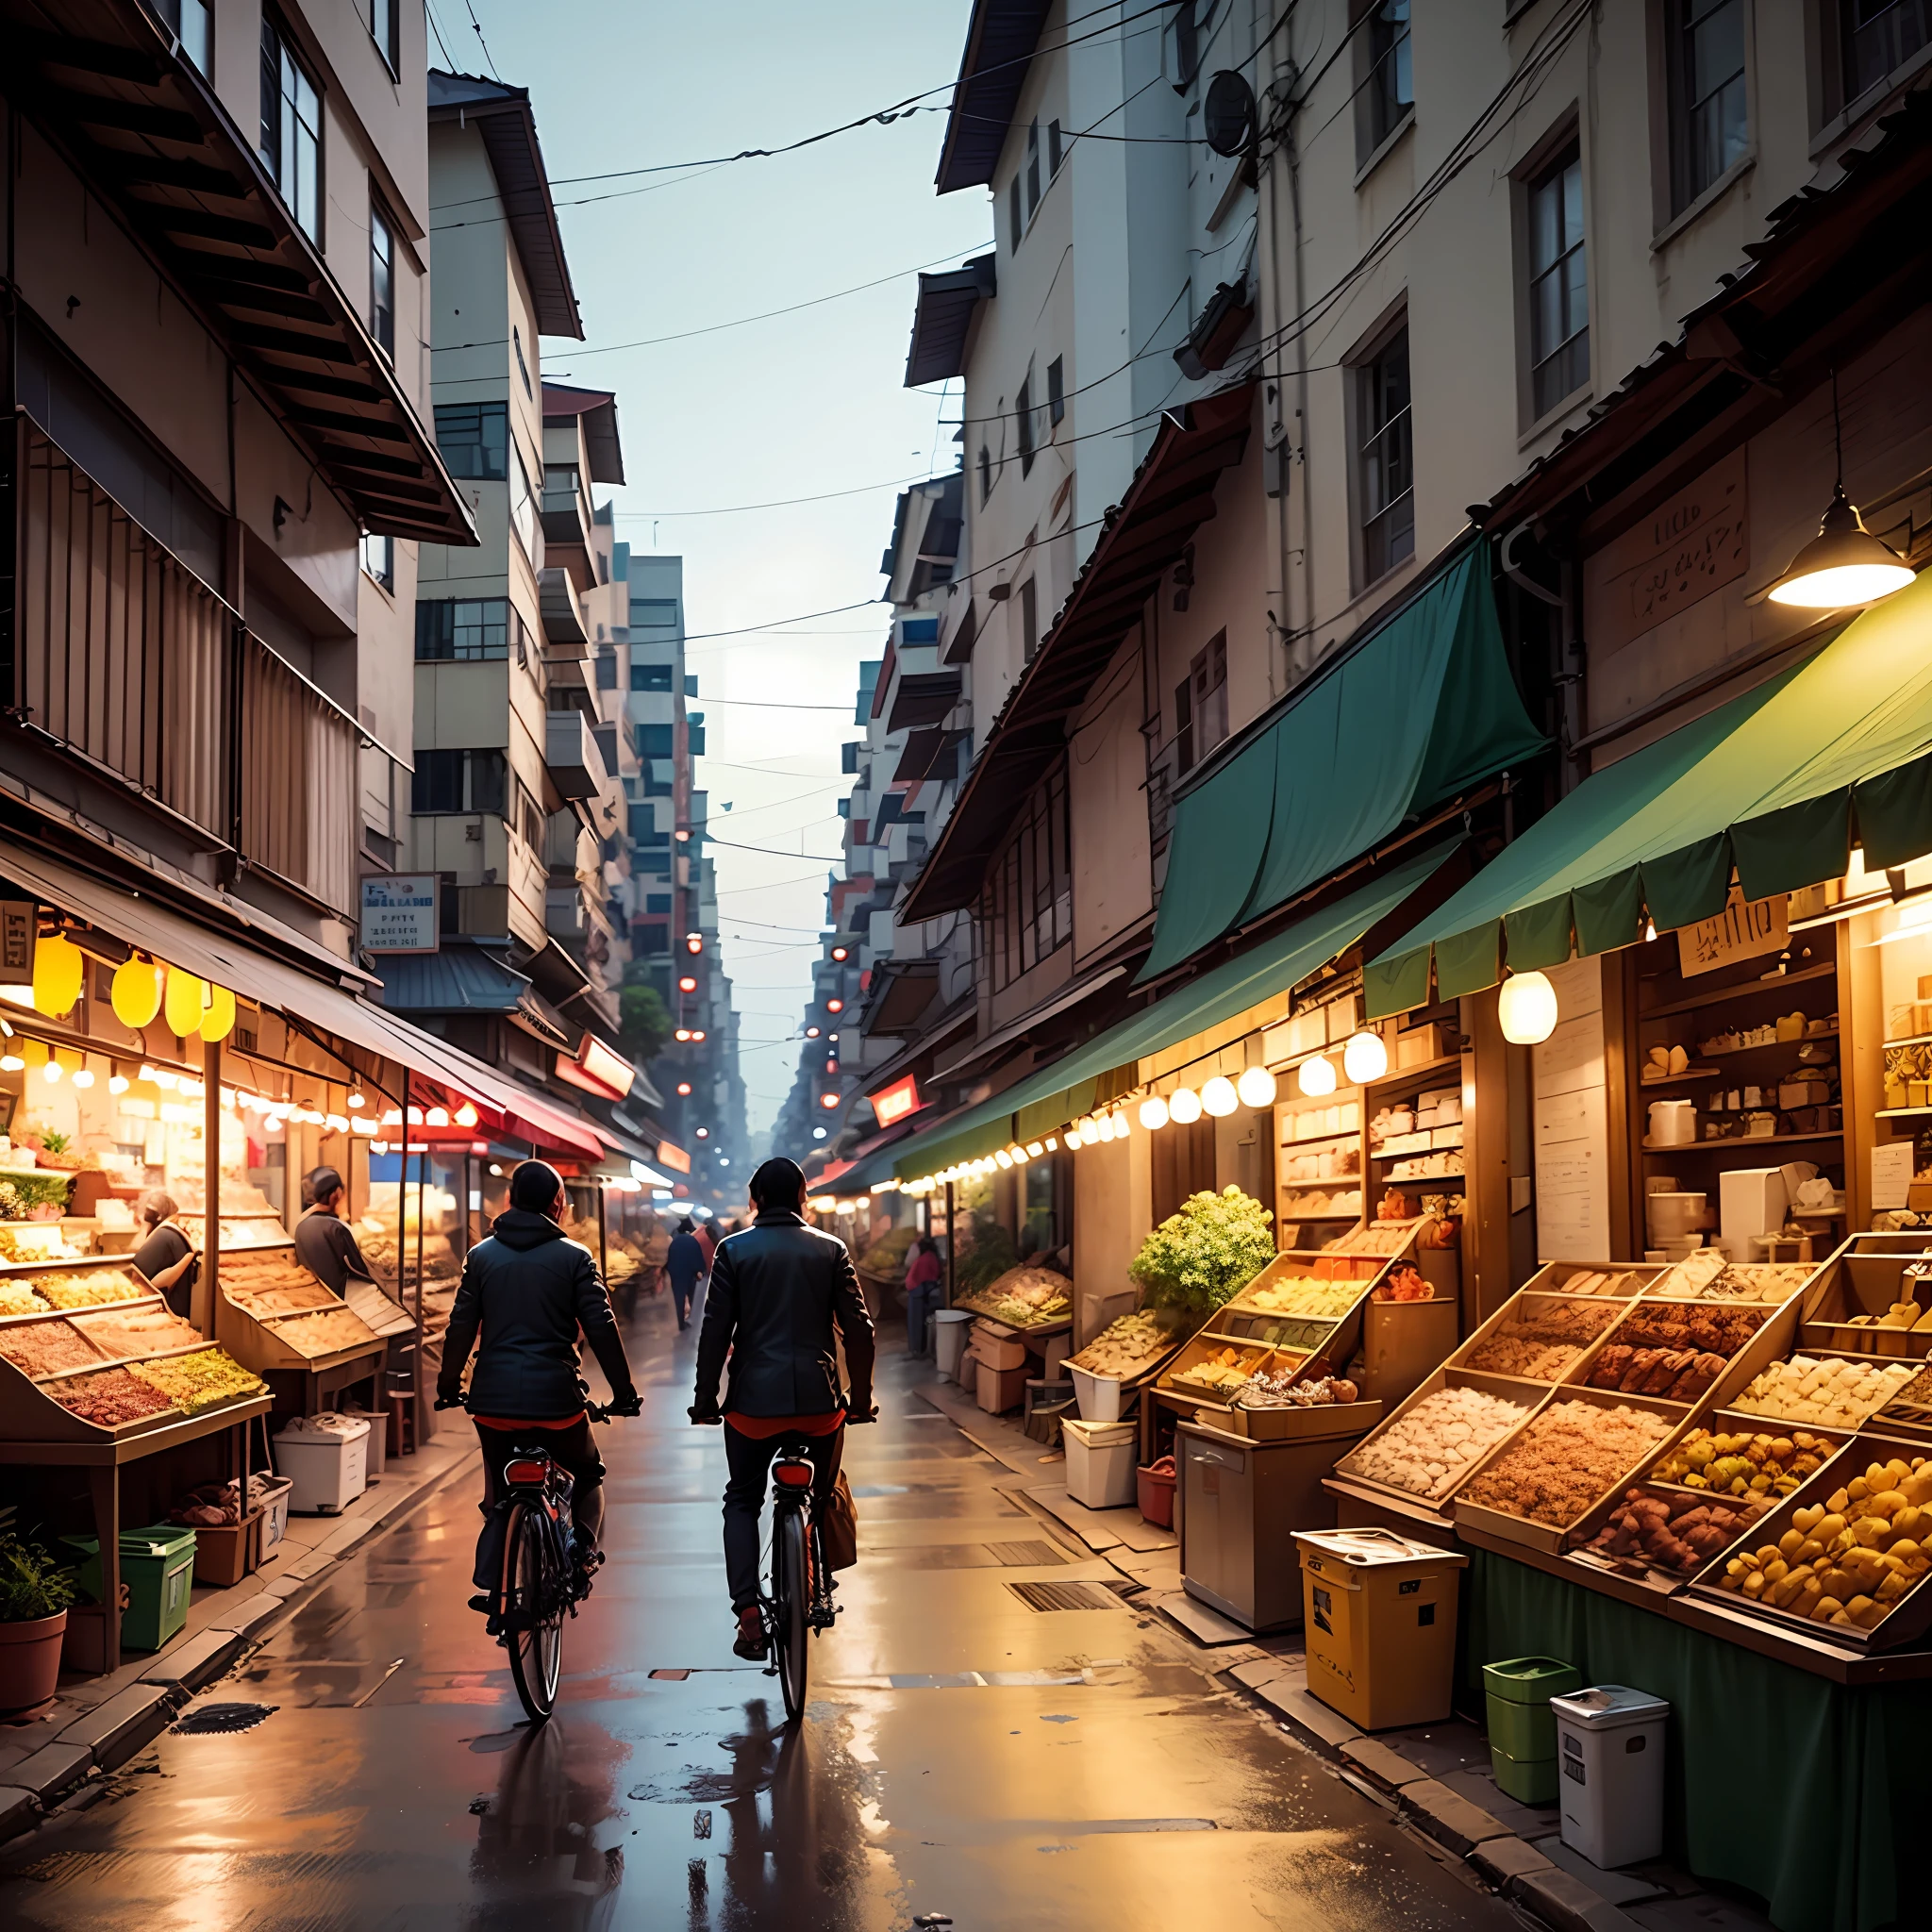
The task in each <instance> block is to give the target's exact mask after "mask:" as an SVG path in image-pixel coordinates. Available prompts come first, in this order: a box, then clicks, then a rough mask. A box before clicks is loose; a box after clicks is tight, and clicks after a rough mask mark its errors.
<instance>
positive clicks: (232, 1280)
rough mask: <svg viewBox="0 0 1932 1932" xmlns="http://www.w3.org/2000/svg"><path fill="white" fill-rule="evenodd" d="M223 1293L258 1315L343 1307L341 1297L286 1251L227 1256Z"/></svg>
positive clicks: (223, 1274)
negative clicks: (296, 1309) (292, 1310)
mask: <svg viewBox="0 0 1932 1932" xmlns="http://www.w3.org/2000/svg"><path fill="white" fill-rule="evenodd" d="M222 1292H223V1293H224V1294H225V1295H226V1296H227V1297H228V1299H229V1300H230V1301H232V1302H237V1303H239V1304H240V1305H241V1306H242V1307H244V1308H246V1309H247V1310H248V1311H249V1313H250V1314H254V1315H275V1314H280V1313H282V1312H284V1311H285V1310H288V1309H291V1308H325V1307H330V1306H331V1305H334V1306H337V1307H340V1306H341V1297H340V1296H338V1295H335V1294H332V1293H331V1292H330V1291H328V1290H327V1289H326V1288H325V1287H324V1286H323V1285H322V1283H321V1282H319V1281H318V1280H316V1278H315V1276H314V1275H312V1274H309V1272H308V1269H306V1268H305V1267H303V1266H302V1264H301V1263H300V1262H299V1261H296V1260H294V1259H292V1258H291V1257H290V1255H289V1254H288V1253H287V1252H286V1251H280V1252H276V1251H270V1252H267V1253H261V1254H240V1255H229V1254H226V1253H224V1255H223V1256H222Z"/></svg>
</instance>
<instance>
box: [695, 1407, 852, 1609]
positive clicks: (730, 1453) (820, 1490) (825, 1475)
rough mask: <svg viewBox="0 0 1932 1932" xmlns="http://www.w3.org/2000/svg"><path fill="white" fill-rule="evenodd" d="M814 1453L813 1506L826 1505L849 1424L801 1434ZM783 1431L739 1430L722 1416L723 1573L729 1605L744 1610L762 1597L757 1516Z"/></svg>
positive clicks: (819, 1508)
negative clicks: (778, 1433) (728, 1587)
mask: <svg viewBox="0 0 1932 1932" xmlns="http://www.w3.org/2000/svg"><path fill="white" fill-rule="evenodd" d="M796 1440H797V1441H801V1442H803V1443H804V1444H805V1445H806V1453H807V1454H808V1456H809V1457H811V1466H812V1485H811V1506H812V1509H813V1511H814V1513H816V1512H818V1511H820V1510H823V1509H824V1507H825V1502H826V1499H827V1498H828V1497H829V1496H830V1495H831V1493H832V1485H833V1484H834V1483H835V1482H837V1481H838V1479H839V1461H840V1458H841V1457H842V1456H843V1454H844V1453H845V1425H844V1424H843V1423H841V1424H839V1426H838V1427H837V1428H836V1429H834V1430H833V1431H832V1433H831V1434H830V1435H829V1436H801V1437H798V1438H797V1439H796ZM785 1441H786V1438H785V1437H783V1436H766V1437H763V1438H762V1439H761V1438H759V1437H757V1436H745V1435H741V1434H740V1433H739V1432H738V1430H736V1429H734V1428H733V1427H732V1426H731V1420H730V1418H729V1417H728V1416H727V1417H726V1418H725V1421H724V1462H725V1466H726V1467H727V1468H728V1469H729V1470H730V1472H731V1478H730V1480H729V1481H728V1482H727V1483H726V1484H725V1485H724V1574H725V1577H726V1579H727V1580H728V1581H729V1583H730V1585H731V1607H732V1608H733V1609H734V1610H741V1609H744V1608H746V1607H749V1606H750V1605H752V1604H755V1603H757V1602H758V1597H759V1595H760V1593H761V1592H760V1591H759V1589H758V1542H759V1538H758V1519H759V1517H760V1516H761V1515H762V1514H763V1512H764V1507H765V1486H766V1484H767V1483H768V1482H769V1480H770V1479H771V1474H772V1464H773V1462H774V1460H775V1459H776V1457H777V1454H778V1451H779V1450H780V1449H781V1448H782V1447H783V1446H784V1444H785Z"/></svg>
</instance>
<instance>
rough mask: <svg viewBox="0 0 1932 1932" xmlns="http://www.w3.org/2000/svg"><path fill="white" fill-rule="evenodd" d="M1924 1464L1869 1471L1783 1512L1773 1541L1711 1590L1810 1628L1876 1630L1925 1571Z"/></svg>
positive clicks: (1931, 1510)
mask: <svg viewBox="0 0 1932 1932" xmlns="http://www.w3.org/2000/svg"><path fill="white" fill-rule="evenodd" d="M1927 1542H1932V1457H1924V1456H1915V1457H1912V1458H1911V1460H1910V1461H1909V1462H1907V1460H1906V1459H1905V1458H1904V1457H1897V1456H1895V1457H1892V1458H1891V1459H1890V1461H1889V1462H1874V1463H1873V1464H1872V1465H1871V1466H1870V1467H1869V1468H1868V1469H1867V1470H1866V1471H1865V1474H1863V1475H1857V1476H1854V1477H1853V1478H1852V1479H1851V1481H1849V1482H1848V1483H1846V1484H1845V1486H1844V1488H1843V1489H1841V1490H1836V1491H1833V1492H1832V1494H1831V1495H1829V1496H1828V1497H1826V1498H1825V1500H1824V1502H1822V1503H1813V1504H1810V1505H1808V1506H1807V1507H1804V1508H1801V1509H1794V1510H1793V1511H1792V1512H1791V1519H1790V1528H1789V1529H1787V1530H1786V1531H1785V1532H1784V1534H1783V1535H1782V1536H1780V1537H1779V1538H1778V1540H1777V1541H1775V1542H1767V1543H1764V1544H1761V1545H1760V1546H1759V1547H1758V1548H1757V1549H1755V1550H1747V1551H1745V1552H1743V1553H1742V1554H1741V1555H1740V1556H1736V1557H1732V1558H1731V1560H1730V1561H1729V1562H1728V1563H1726V1564H1725V1565H1724V1575H1723V1576H1722V1577H1720V1578H1719V1579H1718V1582H1719V1587H1720V1588H1721V1589H1724V1590H1728V1591H1734V1592H1736V1593H1737V1594H1739V1595H1741V1596H1746V1597H1749V1598H1750V1599H1751V1600H1752V1601H1753V1602H1755V1603H1765V1604H1769V1605H1771V1607H1773V1608H1774V1609H1779V1610H1785V1611H1788V1612H1789V1613H1790V1615H1792V1616H1796V1617H1806V1618H1808V1619H1809V1620H1810V1621H1811V1622H1812V1623H1814V1624H1837V1625H1839V1626H1840V1628H1854V1629H1859V1630H1875V1629H1876V1628H1877V1627H1878V1625H1879V1624H1881V1623H1883V1622H1884V1620H1885V1619H1886V1617H1887V1616H1889V1615H1890V1612H1891V1608H1892V1607H1893V1605H1895V1604H1896V1603H1897V1602H1898V1601H1899V1599H1900V1598H1901V1597H1903V1596H1904V1595H1905V1594H1906V1593H1907V1591H1909V1590H1911V1589H1912V1588H1913V1587H1914V1586H1915V1585H1916V1584H1917V1583H1919V1582H1920V1580H1921V1579H1922V1578H1924V1576H1925V1574H1927V1573H1928V1572H1932V1549H1928V1548H1926V1547H1925V1544H1926V1543H1927Z"/></svg>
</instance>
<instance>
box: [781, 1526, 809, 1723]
mask: <svg viewBox="0 0 1932 1932" xmlns="http://www.w3.org/2000/svg"><path fill="white" fill-rule="evenodd" d="M772 1583H773V1586H774V1587H773V1591H772V1601H773V1603H774V1607H775V1608H776V1610H777V1615H776V1616H775V1617H774V1619H773V1621H774V1624H776V1625H777V1628H776V1629H775V1630H774V1631H773V1633H772V1641H773V1642H774V1645H775V1646H776V1648H777V1652H778V1688H779V1690H780V1691H782V1692H783V1693H784V1697H785V1716H786V1718H787V1720H788V1721H789V1722H791V1723H792V1724H796V1723H797V1722H798V1720H799V1718H800V1717H802V1716H803V1715H804V1713H805V1680H806V1668H807V1651H806V1636H807V1627H808V1626H807V1621H806V1620H807V1617H808V1613H809V1611H810V1609H811V1571H810V1566H809V1564H808V1562H807V1560H806V1542H805V1515H804V1512H803V1511H802V1510H798V1509H787V1510H784V1511H782V1512H781V1513H780V1515H779V1518H778V1524H777V1533H776V1534H775V1535H774V1537H773V1539H772Z"/></svg>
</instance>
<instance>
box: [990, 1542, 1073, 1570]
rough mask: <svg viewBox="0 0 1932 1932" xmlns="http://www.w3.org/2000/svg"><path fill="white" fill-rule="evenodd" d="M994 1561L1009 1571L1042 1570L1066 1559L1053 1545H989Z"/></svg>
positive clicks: (1036, 1543)
mask: <svg viewBox="0 0 1932 1932" xmlns="http://www.w3.org/2000/svg"><path fill="white" fill-rule="evenodd" d="M987 1548H988V1549H989V1550H991V1552H992V1556H993V1561H994V1562H996V1563H998V1564H1000V1565H1002V1566H1003V1567H1004V1568H1006V1569H1008V1570H1041V1569H1046V1568H1049V1567H1051V1566H1052V1565H1053V1564H1056V1563H1063V1562H1065V1560H1066V1558H1065V1557H1062V1556H1061V1555H1060V1553H1059V1552H1058V1550H1057V1549H1055V1548H1054V1546H1053V1545H1052V1544H1051V1543H1041V1542H1034V1543H988V1544H987Z"/></svg>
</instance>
